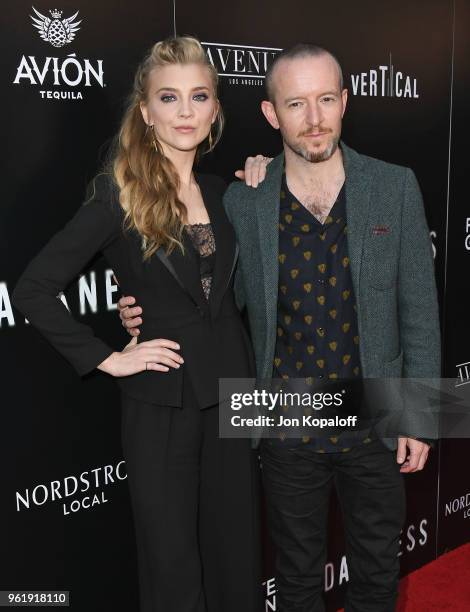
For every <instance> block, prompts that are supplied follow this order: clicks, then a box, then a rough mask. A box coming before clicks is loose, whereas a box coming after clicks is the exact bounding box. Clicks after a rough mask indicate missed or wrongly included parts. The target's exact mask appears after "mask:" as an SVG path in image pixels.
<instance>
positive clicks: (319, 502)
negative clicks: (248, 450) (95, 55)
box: [261, 440, 405, 612]
mask: <svg viewBox="0 0 470 612" xmlns="http://www.w3.org/2000/svg"><path fill="white" fill-rule="evenodd" d="M261 461H262V472H263V483H264V489H265V493H266V501H267V508H268V514H269V523H270V532H271V536H272V539H273V543H274V545H275V548H276V562H275V564H276V587H277V604H278V607H277V610H278V611H279V612H323V611H324V610H325V606H324V602H323V590H324V572H325V562H326V551H327V548H326V544H327V541H326V537H327V518H328V507H329V502H330V497H331V487H332V485H333V484H334V485H335V486H336V491H337V494H338V499H339V502H340V505H341V510H342V515H343V523H344V528H345V538H346V557H347V563H348V571H349V585H348V589H347V594H346V602H345V612H393V610H395V603H396V598H397V588H398V578H399V559H398V553H399V540H400V531H401V529H402V526H403V522H404V520H405V491H404V483H403V477H402V474H401V473H400V466H399V465H398V464H397V463H396V453H395V452H394V451H391V450H389V449H388V448H386V447H385V446H384V445H383V443H382V442H381V440H373V441H372V442H369V443H368V444H360V445H357V446H354V447H352V449H351V450H350V451H348V452H338V453H316V452H315V451H314V450H313V449H311V448H309V447H308V446H303V447H295V448H283V447H282V446H280V445H279V443H277V442H274V443H273V442H271V441H269V440H263V441H262V443H261Z"/></svg>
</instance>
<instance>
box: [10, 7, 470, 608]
mask: <svg viewBox="0 0 470 612" xmlns="http://www.w3.org/2000/svg"><path fill="white" fill-rule="evenodd" d="M44 16H45V17H48V18H50V19H51V20H53V21H54V24H53V25H54V27H50V28H49V29H48V30H47V33H46V34H44V33H43V35H42V36H41V23H42V21H43V19H44ZM1 20H2V39H3V41H4V42H3V46H4V51H3V53H2V83H3V87H2V100H1V104H2V111H3V112H2V114H1V121H2V134H3V136H4V138H5V139H6V142H7V145H6V146H4V147H3V163H2V168H3V180H2V182H3V185H4V187H3V189H4V198H3V204H2V208H1V223H0V238H1V240H0V249H1V255H2V257H1V266H2V267H1V272H0V337H1V343H0V351H1V363H2V374H3V377H2V408H3V409H2V424H1V429H2V432H3V436H2V444H1V447H0V448H1V451H0V452H1V453H2V465H3V466H4V468H3V471H2V479H1V492H2V503H1V504H0V513H1V517H0V525H1V528H0V529H1V535H0V538H1V542H2V551H3V554H2V561H1V563H2V568H1V572H0V576H1V578H0V589H20V590H34V589H41V590H52V589H64V590H69V591H70V600H71V608H72V609H73V610H76V611H77V612H79V611H80V612H81V611H83V612H84V611H86V612H93V611H98V610H99V611H100V612H103V611H105V610H109V611H111V610H112V611H113V612H120V611H122V612H124V611H126V612H127V611H130V610H137V571H136V559H135V549H134V546H135V545H134V535H133V526H132V519H131V512H130V506H129V501H128V494H127V483H126V466H125V463H124V462H123V460H122V455H121V450H120V408H119V403H118V394H117V391H116V390H115V386H114V383H113V381H112V380H111V379H107V378H106V376H104V375H101V374H99V373H96V374H93V375H90V376H89V377H88V378H87V379H86V380H84V381H81V380H80V379H78V378H77V376H76V375H75V374H74V372H73V371H72V369H71V367H70V366H69V365H68V364H67V363H66V362H65V361H64V360H63V359H62V358H61V357H60V356H59V355H58V354H56V353H55V352H54V350H53V349H52V348H51V347H49V346H48V345H47V344H46V343H45V341H44V340H43V339H42V338H40V337H39V335H38V334H37V333H36V332H35V331H34V330H32V329H31V328H30V327H29V325H28V324H27V322H25V320H24V319H23V318H22V317H21V316H20V315H19V313H18V312H15V311H14V310H13V308H12V306H11V302H10V296H11V292H12V289H13V287H14V284H15V282H16V279H17V278H18V276H19V274H20V272H21V271H22V270H23V269H24V267H25V266H26V263H27V262H28V261H29V260H30V259H31V257H32V256H33V255H34V254H35V253H36V252H37V251H38V250H39V248H40V247H41V246H42V245H43V244H44V243H45V242H46V240H47V239H48V238H49V237H50V236H51V235H52V234H54V233H55V232H56V231H57V230H58V229H59V228H60V227H61V226H62V225H63V224H64V223H65V222H66V221H67V220H68V219H69V218H70V217H71V216H72V215H73V213H74V211H75V210H76V209H77V207H78V206H80V203H81V202H82V200H83V198H84V193H85V188H86V185H87V183H88V181H89V180H90V179H91V178H92V177H93V176H94V174H95V172H96V171H97V169H98V168H99V166H100V164H101V163H102V161H103V159H104V156H105V154H106V149H107V145H108V144H109V141H110V139H111V137H112V136H113V134H114V132H115V130H116V129H117V126H118V122H119V119H120V116H121V113H122V111H123V107H124V103H125V98H126V95H127V93H128V91H129V89H130V84H131V80H132V77H133V73H134V70H135V67H136V65H137V62H138V61H139V60H140V59H141V57H142V56H143V54H144V53H145V51H146V50H147V49H148V48H149V47H150V46H151V45H152V44H153V43H154V42H155V41H157V40H159V39H161V38H162V37H166V36H168V35H171V34H173V33H175V32H176V33H178V34H192V35H196V36H198V37H199V38H200V39H201V40H202V41H203V42H204V46H205V48H206V50H207V53H208V55H209V57H210V59H211V61H212V62H213V63H214V65H215V66H216V67H217V70H218V72H219V74H220V81H221V98H222V102H223V106H224V109H225V112H226V117H227V128H226V131H225V134H224V137H223V139H222V142H221V144H220V145H219V146H218V147H217V149H216V150H215V152H214V153H213V154H211V155H210V156H208V157H207V158H205V159H204V161H203V164H202V170H203V171H211V172H215V173H217V174H219V175H221V176H223V177H224V178H225V179H226V180H229V181H230V180H231V179H232V177H233V172H234V171H235V170H236V169H237V168H240V167H241V166H242V164H243V161H244V159H245V157H246V156H247V155H252V154H255V153H263V154H266V155H275V154H277V153H278V152H279V151H280V149H281V143H280V140H279V136H278V134H277V133H276V132H274V131H273V130H272V129H271V128H270V127H269V126H268V124H267V123H266V121H265V120H264V118H263V117H262V115H261V112H260V109H259V103H260V101H261V100H262V99H263V96H264V89H263V84H264V76H265V73H266V69H267V67H268V66H269V64H270V62H271V61H272V59H273V57H274V56H275V54H276V53H277V52H279V50H281V49H283V48H284V47H286V46H288V45H291V44H293V43H295V42H298V41H308V42H315V43H316V44H319V45H321V46H324V47H326V48H328V49H330V50H332V51H333V52H334V53H335V54H336V55H337V57H338V59H339V60H340V62H341V64H342V66H343V71H344V75H345V85H346V86H347V87H348V89H349V96H350V97H349V106H348V110H347V113H346V118H345V123H344V131H343V137H344V140H345V142H346V143H348V144H349V145H351V146H353V147H354V148H355V149H357V150H358V151H359V152H361V153H365V154H368V155H372V156H375V157H379V158H381V159H384V160H386V161H389V162H393V163H397V164H401V165H406V166H410V167H411V168H412V169H413V170H414V171H415V173H416V175H417V177H418V180H419V182H420V185H421V188H422V191H423V194H424V200H425V205H426V213H427V217H428V222H429V226H430V229H431V237H432V242H433V247H434V253H435V266H436V274H437V281H438V287H439V295H440V305H441V322H442V331H443V341H444V370H443V375H444V376H446V377H449V378H455V379H456V384H466V383H470V325H469V323H468V320H469V312H470V296H469V295H470V294H469V292H468V288H467V286H466V285H467V281H466V279H467V277H468V270H469V264H470V208H469V206H468V198H467V188H468V185H467V183H468V176H469V169H470V168H469V163H470V162H469V156H468V154H467V141H468V138H469V136H470V133H469V128H468V118H467V114H468V108H469V104H470V99H469V95H470V94H469V89H468V82H469V77H470V44H469V41H468V38H466V36H467V35H468V28H469V26H470V9H469V7H468V3H466V2H464V0H454V1H453V0H427V1H426V2H425V3H423V2H422V1H420V0H394V1H391V2H388V1H387V2H376V1H374V0H357V1H356V2H354V3H351V2H347V1H346V0H330V2H328V3H321V4H318V3H312V2H311V1H307V0H293V1H292V2H281V1H277V2H273V1H271V2H266V1H265V0H259V1H258V2H250V1H248V0H239V1H238V2H236V3H229V4H224V3H221V2H220V1H217V0H199V1H198V2H192V1H190V0H174V2H173V1H171V0H154V1H152V2H150V1H149V0H133V1H132V2H131V1H128V0H123V1H122V2H111V1H110V0H102V1H101V2H99V3H96V2H91V0H61V2H60V3H59V4H58V5H56V4H54V5H52V4H49V3H48V2H47V1H45V0H37V1H35V3H34V5H32V4H31V2H26V1H25V0H15V1H13V0H6V1H5V2H4V3H3V4H2V11H1ZM64 23H66V26H65V25H64ZM62 297H63V299H64V300H65V301H66V303H67V305H68V307H69V309H70V310H71V312H73V314H74V316H76V317H78V319H79V320H81V321H83V322H86V323H88V324H91V325H93V326H95V327H96V328H99V330H100V334H101V335H103V336H104V338H105V339H106V340H107V341H108V342H109V343H111V344H112V345H114V346H115V347H116V348H122V346H123V345H124V343H125V342H127V336H126V334H125V332H124V331H123V329H122V327H121V326H120V323H119V320H118V316H117V312H116V306H115V305H116V302H117V299H118V292H117V287H116V285H115V284H114V281H113V278H112V271H111V270H109V269H107V267H106V265H105V264H104V263H103V261H101V260H99V259H97V260H95V261H93V262H91V263H90V265H89V266H88V268H87V269H86V270H83V271H82V275H81V277H80V279H79V280H78V281H77V282H76V283H74V284H73V285H72V286H71V287H70V288H69V289H68V290H67V291H66V293H65V295H64V296H62ZM52 373H54V377H53V376H52ZM57 374H58V376H57ZM469 448H470V445H469V443H468V440H466V439H462V440H443V441H441V442H440V443H439V444H438V445H437V446H436V449H435V450H434V452H433V453H432V454H431V457H430V460H429V462H428V465H427V467H426V469H425V470H424V471H423V472H422V473H419V474H415V475H410V476H408V477H407V478H406V480H407V496H408V516H407V520H406V525H405V527H404V529H403V533H402V542H401V552H400V557H401V564H402V572H403V575H406V574H408V573H409V572H411V571H413V570H416V569H417V568H420V567H421V566H423V565H425V564H426V563H428V562H429V561H431V560H434V559H435V558H436V557H437V556H439V555H440V554H442V553H443V552H445V551H447V550H450V549H453V548H455V547H457V546H459V545H460V544H462V543H465V542H468V541H470V527H469V526H470V520H469V519H470V476H469V473H468V470H467V469H464V466H465V465H466V464H467V463H468V452H469ZM329 531H330V548H329V555H328V562H327V565H326V567H325V588H326V591H327V598H328V607H329V609H331V610H336V609H337V608H339V607H341V605H342V601H343V592H344V587H345V585H346V584H347V581H348V566H347V559H346V557H345V553H344V543H343V538H342V527H341V516H340V512H339V509H338V507H337V505H336V501H335V500H333V503H332V509H331V516H330V524H329ZM265 557H266V558H265V589H266V610H267V611H272V610H275V609H276V605H275V599H276V596H275V583H274V580H273V578H272V577H271V576H272V558H271V552H270V548H269V542H268V541H266V554H265ZM468 606H469V609H470V601H469V602H468ZM260 612H261V611H260Z"/></svg>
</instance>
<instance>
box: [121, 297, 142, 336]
mask: <svg viewBox="0 0 470 612" xmlns="http://www.w3.org/2000/svg"><path fill="white" fill-rule="evenodd" d="M132 304H135V298H134V297H132V296H131V295H126V296H125V297H122V298H121V299H120V300H119V302H118V303H117V307H118V310H119V316H120V318H121V321H122V324H123V326H124V327H125V328H126V330H127V333H128V334H130V335H131V336H138V335H139V334H140V330H139V328H138V326H139V325H141V323H142V318H141V317H140V316H139V315H141V314H142V308H141V307H140V306H134V308H131V306H132Z"/></svg>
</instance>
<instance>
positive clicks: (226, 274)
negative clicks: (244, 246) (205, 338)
mask: <svg viewBox="0 0 470 612" xmlns="http://www.w3.org/2000/svg"><path fill="white" fill-rule="evenodd" d="M195 177H196V180H197V182H198V185H199V187H200V189H201V193H202V197H203V200H204V204H205V206H206V209H207V213H208V215H209V219H210V222H211V226H212V231H213V233H214V238H215V265H214V273H213V276H212V283H211V291H210V294H209V307H210V311H211V315H212V316H216V314H217V311H218V309H219V306H220V303H221V301H222V298H223V296H224V293H225V290H226V289H227V287H228V284H229V282H230V277H231V275H232V273H233V270H234V268H235V263H236V258H237V255H238V250H237V248H236V239H235V231H234V229H233V227H232V225H231V224H230V222H229V220H228V219H227V218H226V217H225V211H224V208H223V204H222V194H221V193H219V192H218V191H216V190H215V189H214V188H213V187H211V186H210V183H208V181H207V178H206V177H205V176H204V175H197V174H195Z"/></svg>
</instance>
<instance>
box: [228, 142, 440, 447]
mask: <svg viewBox="0 0 470 612" xmlns="http://www.w3.org/2000/svg"><path fill="white" fill-rule="evenodd" d="M340 146H341V150H342V153H343V159H344V166H345V173H346V184H345V187H346V214H347V223H348V249H349V257H350V265H351V275H352V282H353V287H354V292H355V296H356V304H357V316H358V325H359V337H360V358H361V366H362V373H363V376H364V377H365V378H439V377H440V373H441V366H440V330H439V307H438V300H437V292H436V283H435V274H434V264H433V255H432V248H431V240H430V235H429V229H428V225H427V222H426V216H425V212H424V206H423V201H422V196H421V192H420V189H419V186H418V183H417V180H416V177H415V175H414V173H413V171H412V170H410V169H409V168H404V167H401V166H397V165H395V164H390V163H386V162H383V161H380V160H378V159H374V158H372V157H368V156H365V155H360V154H359V153H357V152H356V151H354V150H353V149H351V148H349V147H347V146H346V145H345V144H344V143H343V142H341V144H340ZM283 167H284V154H281V155H279V156H278V157H276V158H275V159H274V160H273V161H272V162H271V164H269V166H268V172H267V176H266V179H265V180H264V182H263V183H261V185H260V186H259V187H258V188H257V189H253V188H251V187H248V186H246V185H245V184H244V183H243V182H237V183H232V184H231V185H230V186H229V188H228V190H227V192H226V194H225V196H224V205H225V208H226V211H227V215H228V217H229V219H230V221H231V222H232V224H233V226H234V228H235V232H236V235H237V239H238V243H239V247H240V257H239V263H238V268H237V272H236V277H235V288H236V296H237V303H238V306H239V307H240V308H243V307H244V306H246V308H247V312H248V318H249V323H250V329H251V336H252V341H253V346H254V351H255V357H256V365H257V375H258V378H260V379H261V378H262V379H267V378H269V377H270V376H271V371H272V364H273V359H274V348H275V342H276V319H277V295H278V276H279V268H278V220H279V193H280V186H281V178H282V173H283ZM405 433H406V432H405ZM389 445H390V446H391V447H394V446H395V444H394V442H389Z"/></svg>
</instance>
